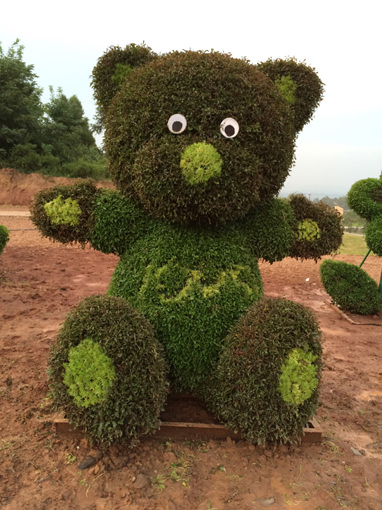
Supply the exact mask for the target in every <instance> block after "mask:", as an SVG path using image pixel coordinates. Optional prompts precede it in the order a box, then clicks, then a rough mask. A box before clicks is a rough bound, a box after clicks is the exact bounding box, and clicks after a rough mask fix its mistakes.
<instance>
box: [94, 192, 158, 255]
mask: <svg viewBox="0 0 382 510" xmlns="http://www.w3.org/2000/svg"><path fill="white" fill-rule="evenodd" d="M94 218H95V222H94V226H93V228H92V231H91V233H90V235H89V240H90V242H91V244H92V246H93V248H95V249H96V250H100V251H102V252H103V253H115V254H116V255H123V254H124V253H125V252H126V250H127V248H128V247H129V246H131V245H133V244H134V243H135V242H136V241H137V240H138V239H139V238H140V237H142V236H143V235H144V233H145V232H146V231H147V229H148V224H149V220H148V218H147V215H146V214H145V213H144V212H143V211H142V210H141V209H140V208H139V207H137V206H135V205H134V204H133V203H131V202H130V201H129V200H128V199H126V198H125V197H123V196H122V195H121V194H120V193H118V192H116V191H113V190H107V189H103V190H102V191H101V192H100V194H99V196H98V198H97V201H96V203H95V208H94Z"/></svg>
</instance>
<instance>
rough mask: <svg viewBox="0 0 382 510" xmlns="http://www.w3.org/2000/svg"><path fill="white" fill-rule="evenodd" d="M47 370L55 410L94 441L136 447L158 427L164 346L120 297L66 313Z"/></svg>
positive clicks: (92, 301)
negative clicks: (58, 410)
mask: <svg viewBox="0 0 382 510" xmlns="http://www.w3.org/2000/svg"><path fill="white" fill-rule="evenodd" d="M48 373H49V382H50V394H51V397H52V399H53V402H54V405H55V407H56V408H58V409H60V410H62V411H63V412H64V413H65V415H66V416H67V418H68V420H69V422H70V423H71V424H72V425H74V426H75V427H83V428H84V429H85V432H86V434H87V436H88V438H89V439H90V440H92V441H93V442H95V443H100V444H104V445H109V444H112V443H114V442H116V441H120V442H127V443H129V444H130V445H134V444H136V442H137V440H138V439H139V438H140V437H142V436H143V435H146V434H149V433H151V432H152V431H154V430H155V429H156V428H158V425H159V415H160V412H161V410H162V409H163V406H164V403H165V400H166V396H167V391H168V384H167V382H166V375H167V369H166V363H165V361H164V357H163V350H162V346H161V345H160V343H159V342H158V341H157V340H156V338H155V337H154V333H153V330H152V327H151V325H150V324H149V322H148V321H147V320H146V319H145V318H144V317H143V316H142V315H141V314H140V313H139V312H137V311H136V310H134V309H133V308H131V307H130V306H129V305H128V304H127V303H126V302H125V301H124V300H123V299H121V298H115V297H110V296H109V297H108V296H92V297H90V298H87V299H85V301H83V302H82V303H80V304H79V305H78V306H77V308H76V309H74V310H73V311H72V312H70V313H69V314H68V316H67V317H66V319H65V322H64V325H63V326H62V328H61V330H60V332H59V334H58V337H57V340H56V342H55V344H53V346H52V348H51V353H50V358H49V369H48Z"/></svg>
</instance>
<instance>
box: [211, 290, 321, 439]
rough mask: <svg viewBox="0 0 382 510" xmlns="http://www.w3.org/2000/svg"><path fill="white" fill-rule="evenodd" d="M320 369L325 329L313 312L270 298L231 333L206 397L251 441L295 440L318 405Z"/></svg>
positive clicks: (221, 416) (234, 428)
mask: <svg viewBox="0 0 382 510" xmlns="http://www.w3.org/2000/svg"><path fill="white" fill-rule="evenodd" d="M320 373H321V344H320V330H319V326H318V323H317V321H316V319H315V317H314V315H313V314H312V312H311V311H309V310H308V309H307V308H305V307H303V306H302V305H300V304H298V303H294V302H292V301H288V300H286V299H277V300H274V299H270V298H266V299H263V300H261V301H259V302H258V303H256V304H255V305H254V306H252V307H251V308H250V309H249V311H248V313H247V315H245V316H244V317H243V318H242V319H241V320H240V321H239V323H238V325H237V327H236V328H234V329H233V330H232V332H231V333H230V334H229V335H228V337H227V340H226V343H225V346H224V347H223V351H222V354H221V357H220V360H219V362H218V364H217V367H216V372H215V375H214V376H213V378H212V379H213V382H212V388H213V390H212V391H211V393H210V394H209V395H207V397H206V401H207V403H209V404H210V405H212V407H213V408H214V409H215V411H216V412H217V414H218V416H219V417H220V419H221V420H222V421H223V422H224V423H225V424H226V426H227V427H228V428H230V429H233V430H240V432H241V434H242V435H243V437H244V438H245V439H247V440H248V441H250V442H252V443H255V444H263V443H265V442H268V441H279V442H281V443H289V442H295V441H297V440H298V438H299V437H300V436H301V433H302V429H303V427H304V426H305V425H306V423H307V421H308V420H309V418H311V416H312V415H313V414H314V412H315V410H316V407H317V401H318V387H319V380H320Z"/></svg>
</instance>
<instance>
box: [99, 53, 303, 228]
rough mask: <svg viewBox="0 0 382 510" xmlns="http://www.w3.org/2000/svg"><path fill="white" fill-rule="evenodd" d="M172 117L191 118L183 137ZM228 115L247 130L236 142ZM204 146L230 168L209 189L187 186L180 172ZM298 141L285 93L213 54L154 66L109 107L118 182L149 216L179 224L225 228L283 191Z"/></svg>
mask: <svg viewBox="0 0 382 510" xmlns="http://www.w3.org/2000/svg"><path fill="white" fill-rule="evenodd" d="M227 77H229V78H228V79H227ZM238 91H240V93H238ZM174 113H181V114H184V115H185V116H186V119H187V129H186V130H185V131H184V132H183V133H181V134H179V135H174V134H173V133H171V132H170V131H169V130H168V128H167V122H168V119H169V118H170V116H171V115H172V114H174ZM227 117H233V118H234V119H236V120H237V122H238V123H239V126H240V131H239V134H238V135H237V136H236V137H235V138H233V139H227V138H225V137H224V136H223V135H222V134H221V133H220V124H221V122H222V121H223V119H225V118H227ZM275 119H277V122H275ZM202 141H204V142H206V144H210V145H212V146H213V147H214V148H215V149H216V151H217V152H218V153H219V155H220V157H221V159H222V162H223V164H222V167H221V173H220V176H219V177H216V176H215V178H213V179H210V180H209V181H208V182H205V183H203V186H201V185H195V184H190V183H189V182H187V180H186V179H185V178H184V176H183V175H182V171H181V168H180V161H181V155H182V154H183V153H184V151H185V150H186V148H187V147H189V146H192V145H193V144H198V143H200V142H202ZM294 142H295V130H294V127H293V116H292V114H291V110H290V108H289V107H288V105H287V103H286V101H285V100H284V98H283V97H282V95H281V94H280V93H279V91H278V89H277V87H276V86H275V85H274V84H273V83H272V82H271V81H270V80H268V79H265V77H264V74H263V73H262V72H259V70H258V68H257V67H256V66H254V65H251V64H249V63H248V62H247V61H246V60H241V59H234V58H232V57H231V56H230V55H226V54H221V53H218V52H214V51H212V52H209V53H207V52H194V51H183V52H176V51H175V52H172V53H170V54H167V55H164V56H161V57H158V58H155V59H152V60H150V61H149V62H148V63H146V64H144V65H142V66H141V67H139V68H137V69H134V70H133V71H131V72H130V73H129V74H128V76H127V78H126V81H125V82H124V84H123V85H122V87H121V89H120V91H119V93H118V94H117V95H116V96H115V97H114V100H113V101H112V102H111V103H110V105H109V107H108V109H107V116H106V133H105V148H106V151H107V153H108V156H109V159H110V174H111V177H112V179H113V180H114V182H115V183H116V185H117V187H118V189H119V190H120V191H121V192H122V193H123V194H124V195H125V196H127V197H129V198H131V200H133V201H135V202H136V203H140V204H142V205H143V206H144V208H145V210H146V211H147V212H148V213H149V214H150V215H151V216H153V217H156V218H161V219H166V220H167V221H170V222H175V223H181V224H207V225H210V224H218V223H225V222H228V221H231V220H235V219H239V218H243V217H244V216H245V215H246V214H248V213H249V212H250V211H251V210H253V209H255V208H256V207H258V206H259V205H260V204H262V203H264V202H266V201H267V200H269V199H270V198H272V197H273V196H275V195H277V193H278V191H279V190H280V188H281V186H282V184H283V183H284V180H285V178H286V177H287V175H288V172H289V169H290V166H291V164H292V162H293V157H294V148H295V146H294Z"/></svg>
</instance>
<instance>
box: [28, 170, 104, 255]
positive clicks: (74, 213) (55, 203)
mask: <svg viewBox="0 0 382 510" xmlns="http://www.w3.org/2000/svg"><path fill="white" fill-rule="evenodd" d="M99 194H100V191H98V190H97V188H96V186H95V184H94V183H93V181H91V180H84V181H80V182H79V183H78V184H74V185H73V186H56V187H54V188H49V189H45V190H42V191H40V192H39V193H37V194H36V195H35V198H34V202H33V205H32V208H31V219H32V221H33V223H34V224H35V225H36V227H37V228H38V229H39V230H40V232H41V234H42V235H44V236H46V237H49V238H50V239H52V240H53V241H60V242H61V243H65V244H67V243H75V242H78V243H80V244H82V245H83V244H85V243H86V242H87V241H88V239H89V232H90V231H91V230H92V228H93V225H94V214H93V211H94V207H95V204H96V201H97V198H98V195H99Z"/></svg>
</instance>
